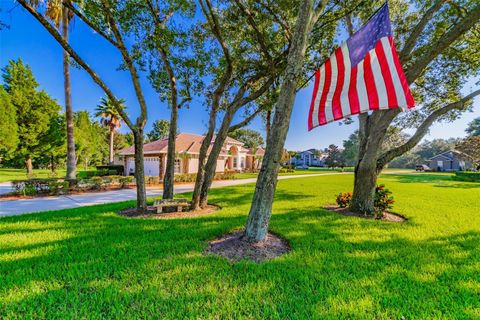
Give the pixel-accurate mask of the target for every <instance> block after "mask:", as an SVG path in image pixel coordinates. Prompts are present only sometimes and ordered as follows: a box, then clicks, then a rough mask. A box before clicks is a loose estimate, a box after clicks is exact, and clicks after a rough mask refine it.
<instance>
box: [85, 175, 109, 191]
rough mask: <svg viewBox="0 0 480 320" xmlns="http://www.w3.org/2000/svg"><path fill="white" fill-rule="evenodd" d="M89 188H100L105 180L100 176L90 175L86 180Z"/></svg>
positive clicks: (103, 185)
mask: <svg viewBox="0 0 480 320" xmlns="http://www.w3.org/2000/svg"><path fill="white" fill-rule="evenodd" d="M87 184H88V186H89V189H91V190H102V189H103V188H104V187H105V182H104V180H103V178H102V177H92V178H91V179H89V180H88V181H87Z"/></svg>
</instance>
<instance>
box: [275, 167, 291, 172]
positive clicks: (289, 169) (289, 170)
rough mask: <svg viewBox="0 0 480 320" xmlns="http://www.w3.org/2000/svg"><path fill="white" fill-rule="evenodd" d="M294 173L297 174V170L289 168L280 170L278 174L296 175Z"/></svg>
mask: <svg viewBox="0 0 480 320" xmlns="http://www.w3.org/2000/svg"><path fill="white" fill-rule="evenodd" d="M294 172H295V169H292V168H288V167H285V168H280V170H279V171H278V173H294Z"/></svg>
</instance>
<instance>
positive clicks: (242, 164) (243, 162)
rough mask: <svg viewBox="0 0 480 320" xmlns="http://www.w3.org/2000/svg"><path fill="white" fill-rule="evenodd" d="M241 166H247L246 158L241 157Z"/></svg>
mask: <svg viewBox="0 0 480 320" xmlns="http://www.w3.org/2000/svg"><path fill="white" fill-rule="evenodd" d="M240 168H245V158H241V159H240Z"/></svg>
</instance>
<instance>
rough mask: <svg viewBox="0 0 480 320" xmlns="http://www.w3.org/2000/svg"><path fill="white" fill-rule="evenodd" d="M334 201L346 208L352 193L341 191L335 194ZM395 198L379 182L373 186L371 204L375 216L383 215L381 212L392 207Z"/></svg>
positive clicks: (350, 201) (349, 203) (350, 200)
mask: <svg viewBox="0 0 480 320" xmlns="http://www.w3.org/2000/svg"><path fill="white" fill-rule="evenodd" d="M336 202H337V204H338V206H339V207H340V208H347V207H349V206H350V205H351V204H352V193H351V192H342V193H340V194H338V195H337V198H336ZM394 203H395V200H394V199H393V197H392V192H391V191H390V190H388V189H387V188H385V185H383V184H381V185H379V186H377V187H376V188H375V201H374V204H373V209H374V214H375V216H377V217H381V216H383V212H385V211H387V210H390V209H392V207H393V204H394Z"/></svg>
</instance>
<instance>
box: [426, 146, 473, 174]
mask: <svg viewBox="0 0 480 320" xmlns="http://www.w3.org/2000/svg"><path fill="white" fill-rule="evenodd" d="M428 162H429V167H430V169H432V170H433V171H463V170H466V169H472V168H473V165H472V163H471V162H469V161H467V160H465V156H464V155H463V154H462V153H461V152H460V151H457V150H450V151H446V152H443V153H440V154H437V155H436V156H434V157H432V158H430V159H429V160H428Z"/></svg>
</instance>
